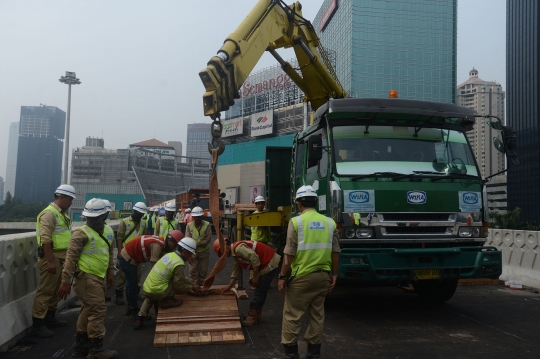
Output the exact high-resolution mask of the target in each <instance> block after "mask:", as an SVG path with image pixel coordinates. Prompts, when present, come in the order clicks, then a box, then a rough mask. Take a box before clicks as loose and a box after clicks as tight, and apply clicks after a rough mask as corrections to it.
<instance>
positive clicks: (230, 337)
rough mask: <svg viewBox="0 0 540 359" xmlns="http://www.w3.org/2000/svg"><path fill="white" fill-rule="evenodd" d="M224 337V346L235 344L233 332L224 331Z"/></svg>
mask: <svg viewBox="0 0 540 359" xmlns="http://www.w3.org/2000/svg"><path fill="white" fill-rule="evenodd" d="M222 336H223V341H222V342H221V343H222V344H231V343H234V342H233V335H232V332H230V331H228V330H227V331H223V332H222Z"/></svg>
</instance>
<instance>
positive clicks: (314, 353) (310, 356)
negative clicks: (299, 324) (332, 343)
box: [303, 342, 321, 359]
mask: <svg viewBox="0 0 540 359" xmlns="http://www.w3.org/2000/svg"><path fill="white" fill-rule="evenodd" d="M320 357H321V343H319V344H310V343H309V342H308V343H307V354H306V355H305V356H304V357H303V359H316V358H320Z"/></svg>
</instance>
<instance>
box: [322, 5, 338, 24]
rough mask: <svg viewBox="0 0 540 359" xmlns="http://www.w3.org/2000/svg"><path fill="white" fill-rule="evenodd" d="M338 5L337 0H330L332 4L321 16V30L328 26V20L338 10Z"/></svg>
mask: <svg viewBox="0 0 540 359" xmlns="http://www.w3.org/2000/svg"><path fill="white" fill-rule="evenodd" d="M337 7H338V2H337V0H332V1H330V4H329V5H328V7H327V8H326V10H325V11H324V14H323V16H322V18H321V21H320V22H319V31H322V30H324V28H325V27H326V25H327V24H328V22H329V21H330V19H331V18H332V15H334V13H335V12H336V9H337Z"/></svg>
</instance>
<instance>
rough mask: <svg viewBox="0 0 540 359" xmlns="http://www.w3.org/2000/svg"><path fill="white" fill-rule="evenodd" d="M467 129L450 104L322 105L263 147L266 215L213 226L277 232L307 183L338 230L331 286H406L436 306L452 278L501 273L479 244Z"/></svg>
mask: <svg viewBox="0 0 540 359" xmlns="http://www.w3.org/2000/svg"><path fill="white" fill-rule="evenodd" d="M474 123H475V116H474V113H473V112H472V110H470V109H467V108H463V107H459V106H456V105H452V104H443V103H435V102H426V101H414V100H402V99H336V100H330V101H329V102H328V103H327V104H326V105H324V106H322V107H320V108H319V109H318V110H317V112H316V114H315V117H314V121H313V123H312V124H311V125H310V126H309V127H307V129H305V130H304V131H302V132H300V133H298V134H297V135H296V137H295V139H294V143H293V146H292V148H281V147H278V148H276V147H272V148H270V147H269V148H267V149H266V191H267V193H266V196H267V198H268V209H269V212H268V213H265V214H257V215H252V214H245V215H241V216H238V215H225V216H224V218H223V219H224V220H225V221H226V222H227V221H228V226H229V228H233V227H235V226H236V227H237V228H235V229H234V230H233V234H232V235H233V236H234V237H237V236H241V235H243V233H241V231H237V229H238V228H240V229H242V228H241V227H245V226H250V225H276V226H280V225H281V226H282V228H283V227H284V226H285V225H286V223H287V220H288V219H289V218H290V217H291V216H294V215H297V214H298V213H297V210H298V209H297V208H296V206H295V204H294V195H295V191H296V189H297V188H299V187H300V186H302V185H312V186H313V187H314V188H315V189H316V190H317V194H318V196H319V201H318V208H317V209H318V211H319V212H320V213H321V214H324V215H326V216H328V217H331V218H333V219H334V220H335V222H336V223H337V225H338V228H339V234H340V246H341V250H342V252H341V256H340V266H339V277H338V278H339V280H338V285H354V286H384V285H387V286H394V285H409V284H412V285H413V287H414V289H415V291H416V292H417V293H418V295H419V296H420V297H422V298H423V299H426V300H428V301H431V302H444V301H446V300H448V299H450V298H451V297H452V296H453V294H454V292H455V290H456V286H457V283H458V280H459V279H462V278H498V277H499V276H500V274H501V272H502V260H501V252H500V251H498V250H497V249H496V248H495V247H490V246H484V244H485V242H486V237H487V236H488V226H489V219H488V210H487V194H486V188H485V186H484V183H485V181H484V180H483V179H482V178H481V175H480V170H479V168H478V164H477V162H476V159H475V158H474V156H473V153H472V151H471V147H470V144H469V142H468V139H467V136H466V132H467V131H470V130H472V129H473V125H474ZM289 174H290V175H289ZM276 213H281V215H280V216H279V215H278V216H276ZM289 213H290V214H289ZM265 216H266V217H265ZM239 223H242V224H240V225H239ZM236 233H238V235H237V234H236ZM282 233H283V231H282ZM277 237H278V239H277V240H276V245H277V246H283V241H284V236H283V235H282V236H281V237H279V236H277Z"/></svg>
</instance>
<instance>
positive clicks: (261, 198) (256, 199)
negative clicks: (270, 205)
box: [254, 196, 266, 203]
mask: <svg viewBox="0 0 540 359" xmlns="http://www.w3.org/2000/svg"><path fill="white" fill-rule="evenodd" d="M257 202H266V200H265V199H264V197H263V196H257V197H255V201H254V203H257Z"/></svg>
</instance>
